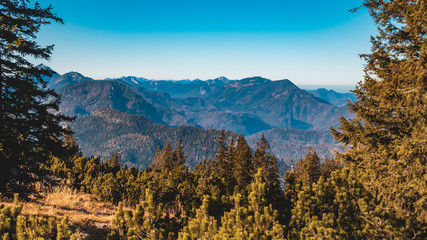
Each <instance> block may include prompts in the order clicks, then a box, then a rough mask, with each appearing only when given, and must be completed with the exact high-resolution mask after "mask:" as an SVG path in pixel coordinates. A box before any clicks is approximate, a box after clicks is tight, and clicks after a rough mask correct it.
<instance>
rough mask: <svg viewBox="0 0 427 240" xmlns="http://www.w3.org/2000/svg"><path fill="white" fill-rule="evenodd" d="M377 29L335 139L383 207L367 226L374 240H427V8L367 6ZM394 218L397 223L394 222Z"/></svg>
mask: <svg viewBox="0 0 427 240" xmlns="http://www.w3.org/2000/svg"><path fill="white" fill-rule="evenodd" d="M363 5H364V6H365V7H367V8H368V9H369V12H370V14H371V16H372V17H373V19H374V20H375V23H376V25H377V29H378V34H377V36H375V37H372V38H371V43H372V53H370V54H364V55H362V57H363V58H364V59H365V61H366V66H365V77H364V81H363V82H360V83H359V84H358V86H357V87H356V89H355V90H354V92H355V94H356V96H357V98H358V101H356V102H354V103H350V104H349V108H350V110H351V112H353V113H355V114H356V117H355V118H354V119H350V120H346V119H344V118H342V119H340V122H341V125H340V129H339V130H335V129H332V133H333V135H334V136H335V137H336V138H337V139H339V140H340V141H341V142H342V143H344V144H345V145H346V146H347V149H346V151H345V152H344V153H343V154H340V155H339V157H340V158H341V159H342V160H343V161H344V165H345V166H346V167H348V168H350V169H352V171H353V173H354V177H355V178H357V179H360V180H361V181H362V183H363V185H364V187H365V188H366V189H367V191H369V192H370V193H372V194H373V195H374V197H375V199H376V201H378V204H377V205H376V210H375V213H372V214H369V215H368V216H367V217H366V221H367V222H369V223H370V225H371V226H372V227H373V228H374V229H375V235H376V236H382V237H387V238H394V239H416V238H418V239H425V238H426V237H427V181H426V179H427V177H426V174H427V157H426V156H427V148H426V146H427V134H426V133H427V107H426V106H427V70H426V66H427V39H426V37H427V4H426V1H425V0H418V1H409V0H394V1H378V0H365V2H364V4H363ZM393 219H394V220H393Z"/></svg>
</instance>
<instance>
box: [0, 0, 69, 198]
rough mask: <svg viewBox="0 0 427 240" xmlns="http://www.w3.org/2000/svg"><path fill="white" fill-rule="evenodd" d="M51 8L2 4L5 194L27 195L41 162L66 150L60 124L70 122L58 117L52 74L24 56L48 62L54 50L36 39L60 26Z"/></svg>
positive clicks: (1, 183) (0, 136)
mask: <svg viewBox="0 0 427 240" xmlns="http://www.w3.org/2000/svg"><path fill="white" fill-rule="evenodd" d="M51 10H52V7H51V6H49V7H47V8H42V7H41V6H40V5H39V4H37V3H36V4H34V5H33V6H31V3H30V1H28V0H4V1H1V2H0V122H1V125H0V159H2V167H1V169H0V191H1V192H4V191H6V190H8V191H18V190H19V189H21V190H22V191H24V190H23V189H22V188H24V189H25V191H28V188H29V187H30V185H29V183H31V182H33V181H35V177H36V176H37V174H38V173H39V169H40V168H39V164H40V163H43V162H46V161H47V159H48V156H49V154H54V155H56V154H58V155H59V154H60V152H61V151H62V149H63V146H62V142H61V140H60V138H61V137H62V135H63V134H64V133H66V132H67V131H66V130H65V129H63V128H62V127H61V126H60V123H61V122H62V121H64V120H70V119H69V118H67V117H65V116H63V115H60V114H56V113H55V111H57V110H58V104H59V96H58V95H57V94H56V93H55V92H54V91H53V90H49V89H46V82H45V81H44V80H43V76H46V75H47V76H49V75H51V71H50V70H48V69H45V68H37V67H35V66H34V65H33V64H32V63H30V62H29V61H28V60H27V59H26V58H25V57H27V56H30V57H32V58H36V59H49V57H50V54H51V52H52V50H53V46H47V47H42V46H40V45H39V44H38V43H37V42H36V41H35V40H36V34H37V33H38V32H39V30H40V28H41V26H43V25H45V24H49V23H51V21H55V22H62V20H61V19H60V18H58V17H57V16H56V15H55V14H53V13H52V12H51ZM18 179H19V181H17V180H18Z"/></svg>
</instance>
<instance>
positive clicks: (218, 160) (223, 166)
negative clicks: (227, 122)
mask: <svg viewBox="0 0 427 240" xmlns="http://www.w3.org/2000/svg"><path fill="white" fill-rule="evenodd" d="M226 157H227V145H226V144H225V134H224V131H222V132H221V135H220V136H219V139H218V150H217V152H216V155H215V169H216V172H215V173H216V175H217V176H218V177H219V178H220V179H224V180H226V179H227V174H228V172H229V171H230V169H229V168H230V164H229V163H228V161H227V159H226Z"/></svg>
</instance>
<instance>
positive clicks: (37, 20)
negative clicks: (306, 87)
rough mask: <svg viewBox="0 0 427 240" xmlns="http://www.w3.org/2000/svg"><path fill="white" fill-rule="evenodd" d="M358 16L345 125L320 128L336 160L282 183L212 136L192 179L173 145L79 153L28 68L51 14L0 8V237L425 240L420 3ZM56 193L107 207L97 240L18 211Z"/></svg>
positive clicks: (41, 54)
mask: <svg viewBox="0 0 427 240" xmlns="http://www.w3.org/2000/svg"><path fill="white" fill-rule="evenodd" d="M360 8H365V9H368V10H369V13H370V16H371V17H372V19H373V20H374V22H375V25H376V27H377V33H376V35H375V36H372V37H371V52H370V53H367V54H361V58H362V59H363V60H364V62H365V65H364V79H363V80H361V81H360V82H359V84H358V85H357V87H356V88H355V89H354V90H353V92H354V93H355V95H356V98H357V100H356V101H354V102H348V108H349V110H350V112H351V113H353V114H354V117H353V118H344V117H341V118H340V120H339V127H331V128H330V131H331V133H332V135H333V136H334V138H335V139H336V140H337V141H339V142H340V143H341V144H343V146H344V150H343V151H342V152H337V153H336V154H335V156H334V157H333V158H329V159H321V158H320V157H319V156H318V154H317V153H316V151H315V150H313V149H312V148H309V149H308V151H307V153H306V156H305V157H304V158H302V159H300V160H299V161H298V162H297V164H295V165H294V166H293V167H292V169H290V170H288V171H286V173H285V174H284V178H283V177H281V174H280V173H279V167H278V160H277V158H276V156H275V155H274V154H272V153H271V150H270V145H269V139H266V138H265V137H264V135H262V136H261V137H260V138H259V140H258V142H257V144H256V148H252V149H251V148H250V147H249V145H248V143H247V141H246V139H245V136H244V135H243V134H241V135H238V134H235V135H230V134H225V133H224V131H223V132H221V134H220V136H219V138H218V139H217V143H218V146H217V147H216V148H215V149H212V151H213V152H215V156H214V157H213V158H205V159H204V160H202V161H199V162H198V163H197V164H196V165H195V166H194V167H193V168H190V167H189V165H188V164H187V161H188V159H187V157H186V156H187V155H189V153H186V152H184V150H183V145H182V142H181V140H180V139H176V141H174V142H170V143H168V144H167V145H165V146H164V147H158V148H157V151H156V152H155V155H154V156H153V159H154V160H153V162H152V163H151V164H150V165H149V166H148V167H146V168H144V169H141V168H137V167H135V166H129V165H127V164H123V162H126V159H122V156H120V155H119V154H117V153H115V154H112V155H111V156H110V157H109V158H107V159H101V157H98V156H86V155H84V154H82V152H81V150H80V148H79V145H78V144H77V142H76V139H75V137H74V134H73V131H72V130H71V129H70V127H69V126H68V124H70V123H71V122H72V121H73V120H74V118H73V117H69V116H66V115H63V114H61V113H60V112H59V111H58V106H59V104H60V101H61V96H60V95H59V94H58V93H57V92H55V91H54V90H52V89H49V88H48V87H47V84H48V83H47V82H46V81H45V78H44V76H49V75H50V74H52V73H51V70H49V69H47V68H38V67H36V66H35V65H34V64H33V63H32V62H31V61H30V60H29V58H34V59H43V60H48V59H49V58H50V57H51V54H52V51H53V46H42V45H40V44H39V43H38V42H37V33H38V32H39V31H40V29H41V28H42V27H43V26H44V25H47V24H50V23H62V22H63V19H61V18H60V17H59V16H57V15H56V14H55V13H53V12H52V7H51V6H49V7H47V8H44V7H42V6H40V5H39V4H34V3H32V2H30V1H28V0H0V123H1V127H0V198H1V200H2V201H1V203H0V237H1V239H4V240H6V239H10V240H11V239H20V240H23V239H58V240H63V239H111V240H112V239H181V240H190V239H236V240H237V239H242V240H244V239H254V240H255V239H256V240H258V239H402V240H406V239H427V69H426V66H427V4H426V1H425V0H365V1H364V2H363V3H362V6H361V7H360ZM358 10H359V9H358V8H356V9H353V10H352V11H356V12H357V11H358ZM64 27H66V26H64ZM52 42H53V43H54V39H52ZM199 140H200V139H199ZM194 141H195V142H197V141H196V139H195V140H194ZM200 141H202V140H200ZM61 184H65V185H67V186H69V187H70V188H72V189H74V190H75V192H79V193H82V194H83V193H84V194H90V195H91V196H93V198H96V199H97V200H98V201H101V202H105V203H106V204H107V203H108V204H111V206H113V207H114V212H115V213H114V214H113V215H112V217H111V221H110V222H109V223H108V224H107V225H108V227H107V228H106V229H104V230H105V234H104V235H102V237H93V236H92V238H90V236H89V237H87V238H82V237H81V235H78V234H77V231H76V227H75V226H74V225H73V224H72V223H71V220H70V219H71V217H72V216H67V215H65V216H61V217H59V216H57V217H55V216H46V215H43V211H35V212H33V213H28V212H24V211H23V206H24V205H25V204H27V203H28V202H37V201H38V199H40V196H41V195H42V194H41V192H40V191H42V190H41V189H52V188H53V187H54V186H57V185H61ZM41 207H42V205H39V208H41ZM81 211H86V210H84V209H83V210H81ZM98 215H102V214H101V213H99V214H98Z"/></svg>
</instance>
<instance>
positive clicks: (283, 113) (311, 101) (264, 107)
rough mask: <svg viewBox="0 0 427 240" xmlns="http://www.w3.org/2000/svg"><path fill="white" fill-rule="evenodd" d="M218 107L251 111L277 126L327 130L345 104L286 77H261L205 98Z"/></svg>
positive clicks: (246, 80)
mask: <svg viewBox="0 0 427 240" xmlns="http://www.w3.org/2000/svg"><path fill="white" fill-rule="evenodd" d="M206 99H207V100H208V101H211V102H212V103H214V104H215V105H216V106H217V107H219V108H220V109H222V110H228V111H231V112H235V113H236V112H241V113H251V114H254V115H257V116H258V117H260V118H261V119H262V120H263V121H264V122H266V123H267V124H269V125H271V126H274V127H277V128H294V129H311V128H312V129H327V128H328V127H329V126H330V125H333V126H335V125H337V124H338V121H337V120H338V118H339V117H340V116H341V115H345V116H348V111H347V108H346V107H337V106H335V105H332V104H330V103H328V102H326V101H324V100H322V99H319V98H316V97H314V96H313V95H312V94H310V93H308V92H306V91H303V90H301V89H299V88H298V87H297V86H295V85H294V84H293V83H292V82H290V81H289V80H280V81H271V80H268V79H264V78H261V77H253V78H247V79H243V80H240V81H235V82H232V83H230V84H228V85H226V86H224V87H223V88H221V89H218V90H216V91H215V92H213V93H211V94H209V96H207V98H206Z"/></svg>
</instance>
